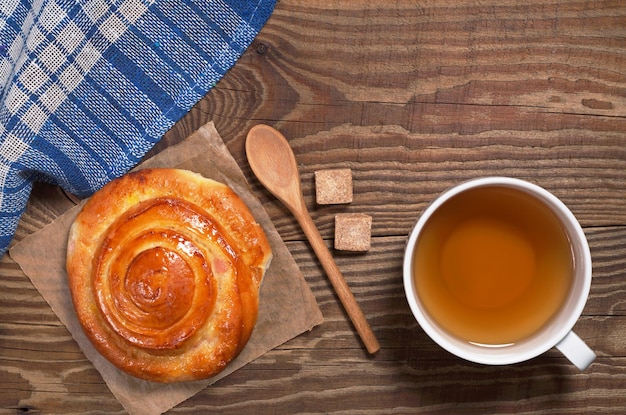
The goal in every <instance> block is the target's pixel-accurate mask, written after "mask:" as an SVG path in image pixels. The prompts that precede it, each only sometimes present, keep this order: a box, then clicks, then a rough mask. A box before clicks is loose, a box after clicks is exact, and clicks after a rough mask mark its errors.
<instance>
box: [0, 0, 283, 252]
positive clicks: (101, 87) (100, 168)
mask: <svg viewBox="0 0 626 415" xmlns="http://www.w3.org/2000/svg"><path fill="white" fill-rule="evenodd" d="M274 3H275V0H251V1H237V0H0V184H1V185H2V194H1V195H0V256H1V255H4V254H5V252H6V250H7V248H8V246H9V243H10V242H11V240H12V238H13V236H14V234H15V229H16V227H17V224H18V222H19V218H20V216H21V215H22V213H23V211H24V208H25V206H26V203H27V201H28V198H29V196H30V193H31V190H32V184H33V182H36V181H41V182H47V183H52V184H56V185H59V186H61V187H62V188H64V189H65V190H67V191H68V192H70V193H73V194H76V195H78V196H81V197H83V196H88V195H89V194H91V193H92V192H94V191H95V190H97V189H98V188H100V187H101V186H102V185H104V184H105V183H107V182H108V181H110V180H111V179H113V178H115V177H118V176H120V175H122V174H124V173H125V172H127V171H128V170H129V169H130V168H131V167H133V166H134V165H136V164H137V163H138V161H139V160H140V159H141V158H142V156H143V155H145V153H146V152H147V151H148V150H149V149H150V148H152V146H153V145H154V144H155V143H156V142H157V141H158V140H159V139H160V138H161V136H162V135H163V133H165V132H166V131H167V130H168V129H169V128H170V127H171V126H172V125H173V124H174V123H175V122H176V121H177V120H178V119H180V118H181V117H182V116H183V115H184V114H185V113H186V112H187V111H189V109H190V108H191V107H192V106H193V105H194V104H195V103H196V102H197V101H199V100H200V99H201V98H202V97H203V96H204V95H205V94H206V93H207V92H208V91H209V90H210V89H211V88H212V87H213V86H214V85H215V83H216V82H217V81H218V80H219V79H220V78H221V77H222V76H223V75H224V74H225V73H226V71H227V70H228V69H230V67H231V66H232V65H233V64H234V63H235V61H236V60H237V59H238V58H239V57H240V56H241V54H242V53H243V52H244V50H245V49H246V48H247V47H248V46H249V45H250V43H251V42H252V41H253V39H254V37H255V36H256V35H257V34H258V32H259V30H260V29H261V27H262V26H263V24H264V23H265V22H266V20H267V19H268V17H269V16H270V14H271V12H272V10H273V7H274Z"/></svg>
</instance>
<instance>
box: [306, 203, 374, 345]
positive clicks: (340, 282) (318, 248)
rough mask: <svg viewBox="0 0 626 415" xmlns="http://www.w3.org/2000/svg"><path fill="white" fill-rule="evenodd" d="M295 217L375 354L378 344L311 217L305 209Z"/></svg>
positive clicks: (358, 329)
mask: <svg viewBox="0 0 626 415" xmlns="http://www.w3.org/2000/svg"><path fill="white" fill-rule="evenodd" d="M295 216H296V218H297V220H298V222H299V223H300V226H301V227H302V230H303V231H304V234H305V235H306V237H307V239H308V240H309V243H310V244H311V247H312V248H313V251H315V254H316V255H317V258H318V259H319V261H320V263H321V264H322V268H324V271H326V275H328V279H329V280H330V283H331V284H332V286H333V288H334V289H335V292H336V293H337V296H338V297H339V300H340V301H341V303H342V304H343V307H344V309H345V310H346V312H347V313H348V316H349V317H350V320H351V321H352V324H353V325H354V327H355V328H356V331H357V332H358V333H359V336H360V337H361V340H362V341H363V344H364V345H365V348H366V349H367V351H368V353H370V354H374V353H376V352H377V351H378V350H379V349H380V344H379V343H378V340H377V339H376V336H375V335H374V332H373V331H372V328H371V327H370V325H369V323H368V322H367V319H366V318H365V315H364V314H363V311H362V310H361V308H360V307H359V304H358V303H357V302H356V299H355V298H354V295H353V294H352V291H350V287H348V284H347V283H346V280H345V279H344V278H343V275H342V274H341V271H340V270H339V267H338V266H337V264H336V263H335V260H334V259H333V256H332V254H331V253H330V251H329V250H328V248H327V247H326V244H325V243H324V240H323V239H322V236H321V235H320V233H319V231H318V230H317V227H316V226H315V223H314V222H313V219H311V216H310V215H309V213H308V211H307V210H306V209H304V210H301V211H299V212H298V214H296V215H295Z"/></svg>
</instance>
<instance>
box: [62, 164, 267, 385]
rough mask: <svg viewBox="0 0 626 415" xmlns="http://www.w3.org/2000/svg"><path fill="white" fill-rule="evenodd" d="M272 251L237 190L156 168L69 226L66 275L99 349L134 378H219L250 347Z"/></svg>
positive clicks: (132, 177)
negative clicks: (247, 345)
mask: <svg viewBox="0 0 626 415" xmlns="http://www.w3.org/2000/svg"><path fill="white" fill-rule="evenodd" d="M271 256H272V253H271V249H270V246H269V243H268V240H267V238H266V236H265V233H264V232H263V229H262V228H261V226H260V225H259V224H258V223H256V221H255V220H254V218H253V216H252V214H251V213H250V211H249V210H248V208H247V206H246V205H245V204H244V202H243V201H242V200H241V199H240V198H239V197H238V196H237V195H236V193H235V192H234V191H233V190H232V189H231V188H230V187H228V186H226V185H224V184H222V183H219V182H216V181H214V180H211V179H207V178H205V177H203V176H201V175H199V174H197V173H193V172H190V171H187V170H180V169H147V170H140V171H137V172H133V173H129V174H127V175H125V176H122V177H120V178H119V179H116V180H113V181H112V182H110V183H109V184H107V185H106V186H104V187H103V188H102V189H101V190H99V191H98V192H96V193H95V194H94V195H93V196H92V197H91V198H90V199H89V200H88V201H87V203H86V204H85V205H84V207H83V209H82V210H81V211H80V213H79V214H78V216H77V217H76V219H75V221H74V223H73V224H72V227H71V228H70V236H69V240H68V250H67V263H66V268H67V273H68V282H69V287H70V291H71V295H72V300H73V302H74V307H75V309H76V313H77V316H78V319H79V321H80V323H81V325H82V327H83V330H84V332H85V334H86V335H87V337H88V338H89V340H90V341H91V342H92V344H93V345H94V347H95V348H96V349H97V350H98V351H99V352H100V353H101V354H102V355H103V356H104V357H105V358H106V359H108V360H109V361H110V362H111V363H113V364H114V365H115V366H117V367H118V368H120V369H122V370H123V371H125V372H127V373H129V374H131V375H133V376H136V377H138V378H141V379H145V380H150V381H156V382H177V381H186V380H196V379H204V378H208V377H210V376H213V375H215V374H217V373H219V372H220V371H221V370H223V369H224V368H225V367H226V366H227V365H228V363H229V362H230V361H232V359H234V358H235V357H236V356H237V355H238V354H239V353H240V352H241V350H242V349H243V347H244V346H245V345H246V343H247V342H248V340H249V338H250V336H251V334H252V331H253V329H254V326H255V324H256V319H257V314H258V306H259V289H260V286H261V282H262V279H263V276H264V274H265V271H266V269H267V267H268V266H269V262H270V260H271Z"/></svg>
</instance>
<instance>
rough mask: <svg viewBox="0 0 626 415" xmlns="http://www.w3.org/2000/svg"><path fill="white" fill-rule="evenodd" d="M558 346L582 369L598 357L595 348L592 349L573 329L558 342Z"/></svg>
mask: <svg viewBox="0 0 626 415" xmlns="http://www.w3.org/2000/svg"><path fill="white" fill-rule="evenodd" d="M556 348H557V349H559V351H560V352H561V353H563V355H565V357H567V358H568V359H569V361H570V362H572V363H573V364H574V365H575V366H576V367H577V368H578V369H580V370H585V369H587V367H589V365H590V364H591V362H593V361H594V359H595V358H596V354H595V353H594V352H593V350H591V349H590V348H589V346H587V345H586V344H585V342H584V341H582V340H581V338H580V337H578V335H577V334H576V333H574V332H573V331H570V332H569V333H567V334H566V335H565V337H563V339H562V340H561V341H560V342H558V343H557V345H556Z"/></svg>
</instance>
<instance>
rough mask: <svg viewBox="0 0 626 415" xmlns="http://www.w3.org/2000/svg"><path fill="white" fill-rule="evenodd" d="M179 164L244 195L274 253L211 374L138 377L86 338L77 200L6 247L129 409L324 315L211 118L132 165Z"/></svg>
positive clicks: (172, 399)
mask: <svg viewBox="0 0 626 415" xmlns="http://www.w3.org/2000/svg"><path fill="white" fill-rule="evenodd" d="M146 167H177V168H184V169H188V170H193V171H196V172H198V173H201V174H202V175H204V176H205V177H209V178H212V179H215V180H218V181H221V182H223V183H226V184H228V185H229V186H230V187H232V188H233V190H235V192H237V194H238V195H239V196H240V197H241V198H242V199H243V200H244V201H245V202H246V204H247V205H248V207H249V208H250V211H251V212H252V213H253V215H254V216H255V218H256V220H257V222H259V223H260V224H261V225H262V226H263V228H264V229H265V232H266V233H267V236H268V239H269V241H270V245H271V247H272V251H273V259H272V262H271V264H270V267H269V269H268V271H267V273H266V275H265V278H264V280H263V284H262V286H261V294H260V308H259V316H258V321H257V324H256V327H255V329H254V332H253V334H252V337H251V338H250V341H249V342H248V344H247V345H246V347H245V349H244V350H243V351H242V353H241V354H240V355H239V356H238V357H237V358H236V359H235V360H234V361H233V362H231V364H230V365H229V366H228V367H227V368H226V369H225V370H224V371H223V372H221V373H220V374H218V375H217V376H215V377H213V378H210V379H207V380H203V381H195V382H184V383H175V384H160V383H154V382H148V381H144V380H141V379H137V378H135V377H132V376H130V375H127V374H126V373H124V372H122V371H121V370H119V369H117V368H116V367H115V366H113V365H112V364H110V363H109V362H108V361H107V360H106V359H104V358H103V357H102V356H101V355H100V354H99V353H98V352H97V351H96V350H95V348H94V347H93V346H92V345H91V343H90V342H89V340H88V339H87V337H86V336H85V334H84V333H83V331H82V328H81V326H80V323H79V322H78V319H77V317H76V314H75V311H74V308H73V304H72V301H71V296H70V292H69V287H68V285H67V280H66V272H65V255H66V244H67V237H68V234H69V228H70V225H71V224H72V222H73V220H74V218H75V217H76V215H77V214H78V212H79V210H80V208H81V206H82V204H80V205H78V206H76V207H74V208H72V209H70V210H69V211H67V212H66V213H64V214H63V215H61V216H60V217H58V218H57V219H56V220H55V221H54V222H52V223H51V224H50V225H48V226H46V227H45V228H43V229H41V230H40V231H38V232H35V233H33V234H31V235H29V236H28V237H26V238H24V239H23V240H22V241H21V242H20V243H18V244H16V245H15V246H14V247H13V248H12V249H11V250H10V255H11V257H12V258H13V259H14V260H15V262H17V263H18V264H19V265H20V267H21V268H22V270H23V271H24V273H25V274H26V275H28V276H29V278H30V279H31V281H32V283H33V285H34V286H35V287H36V288H37V290H39V292H40V293H41V294H42V296H43V297H44V298H45V300H46V301H47V302H48V304H50V307H51V308H52V310H53V311H54V312H55V313H56V314H57V316H58V317H59V319H60V320H61V322H62V323H63V324H65V326H67V328H68V330H69V331H70V333H71V334H72V336H73V337H74V339H75V340H76V342H77V343H78V345H79V347H80V348H81V350H82V351H83V352H84V353H85V355H86V357H87V358H88V359H89V360H90V361H91V362H92V363H93V365H94V366H95V367H96V369H97V370H98V371H99V372H100V374H101V375H102V378H103V379H104V381H105V382H106V384H107V386H108V387H109V389H110V390H111V392H112V393H113V394H114V395H115V397H116V398H117V399H118V401H119V402H120V403H121V404H122V406H124V408H125V409H126V410H127V411H128V413H129V414H131V415H155V414H161V413H163V412H166V411H167V410H169V409H171V408H173V407H174V406H176V405H178V404H179V403H181V402H183V401H185V400H186V399H188V398H190V397H192V396H193V395H195V394H196V393H198V392H199V391H201V390H202V389H204V388H206V387H208V386H209V385H211V384H213V383H214V382H216V381H217V380H219V379H221V378H223V377H225V376H228V375H229V374H230V373H232V372H234V371H235V370H237V369H239V368H241V367H243V366H244V365H245V364H247V363H249V362H250V361H252V360H254V359H256V358H258V357H259V356H261V355H263V354H264V353H266V352H267V351H269V350H271V349H273V348H275V347H277V346H279V345H281V344H282V343H284V342H286V341H287V340H290V339H292V338H293V337H296V336H297V335H299V334H301V333H303V332H305V331H307V330H310V329H312V328H313V327H314V326H316V325H318V324H321V322H322V320H323V318H322V314H321V312H320V310H319V308H318V306H317V303H316V301H315V298H314V297H313V294H312V292H311V290H310V289H309V287H308V285H307V284H306V282H305V280H304V277H303V275H302V273H301V272H300V270H299V268H298V266H297V265H296V263H295V261H294V259H293V257H292V256H291V254H290V253H289V251H288V250H287V247H286V246H285V244H284V243H283V241H282V240H281V238H280V236H279V234H278V233H277V231H276V229H275V228H274V225H273V224H272V222H271V221H270V219H269V217H268V215H267V213H266V212H265V210H264V209H263V206H262V205H261V203H260V202H259V201H258V200H257V199H256V197H255V196H254V195H253V194H252V192H251V191H250V189H249V187H248V183H247V181H246V179H245V177H244V175H243V172H242V171H241V170H240V169H239V166H238V165H237V163H236V161H235V159H234V158H233V157H232V155H231V154H230V152H229V151H228V149H227V147H226V145H225V144H224V142H223V140H222V138H221V137H220V136H219V134H218V132H217V131H216V130H215V127H214V125H213V123H209V124H206V125H204V126H203V127H201V128H200V129H199V130H198V131H197V132H195V133H194V134H192V135H191V136H189V137H188V138H186V139H185V140H184V141H183V142H182V143H180V144H178V145H176V146H174V147H170V148H168V149H166V150H164V151H163V152H161V153H160V154H158V155H157V156H155V157H153V158H151V159H149V160H147V161H145V162H144V163H142V164H141V165H140V166H138V167H137V168H146Z"/></svg>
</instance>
